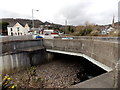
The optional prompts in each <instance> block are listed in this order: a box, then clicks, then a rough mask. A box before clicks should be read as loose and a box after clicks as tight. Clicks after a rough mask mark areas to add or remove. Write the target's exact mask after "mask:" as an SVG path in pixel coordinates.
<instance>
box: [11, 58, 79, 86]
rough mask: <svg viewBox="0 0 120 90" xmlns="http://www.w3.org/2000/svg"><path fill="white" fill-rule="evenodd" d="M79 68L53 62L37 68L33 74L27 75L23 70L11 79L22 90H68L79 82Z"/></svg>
mask: <svg viewBox="0 0 120 90" xmlns="http://www.w3.org/2000/svg"><path fill="white" fill-rule="evenodd" d="M80 68H81V66H80V65H79V64H78V63H73V62H68V61H63V60H54V61H52V62H49V63H46V64H43V65H40V66H37V67H36V68H35V74H31V75H29V74H28V70H25V71H21V72H19V73H17V74H15V75H12V76H11V78H12V80H13V82H14V83H15V84H17V86H19V87H22V88H30V87H32V88H68V87H70V86H71V85H73V84H75V83H79V82H80V80H79V79H78V78H77V73H78V72H80V70H81V69H80ZM33 71H34V70H33ZM33 71H32V72H33Z"/></svg>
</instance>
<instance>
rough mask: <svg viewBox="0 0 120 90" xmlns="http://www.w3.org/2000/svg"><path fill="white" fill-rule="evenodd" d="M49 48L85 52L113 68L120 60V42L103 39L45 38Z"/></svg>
mask: <svg viewBox="0 0 120 90" xmlns="http://www.w3.org/2000/svg"><path fill="white" fill-rule="evenodd" d="M44 45H45V47H46V48H47V49H53V50H60V51H67V52H76V53H82V54H85V55H87V56H89V57H91V58H93V59H95V60H97V61H99V62H101V63H103V64H105V65H107V66H109V67H111V68H113V69H114V68H115V65H116V63H117V61H118V42H108V41H103V40H92V39H91V40H88V39H86V40H85V39H84V40H74V39H73V40H61V39H53V40H50V39H49V40H48V39H46V40H44Z"/></svg>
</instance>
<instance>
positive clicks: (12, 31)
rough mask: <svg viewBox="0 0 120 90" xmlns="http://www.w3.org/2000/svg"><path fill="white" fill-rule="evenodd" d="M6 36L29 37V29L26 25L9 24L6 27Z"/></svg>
mask: <svg viewBox="0 0 120 90" xmlns="http://www.w3.org/2000/svg"><path fill="white" fill-rule="evenodd" d="M7 31H8V36H19V35H29V34H30V33H29V31H30V27H29V25H28V24H25V25H23V24H20V23H18V22H17V23H16V24H10V25H8V27H7Z"/></svg>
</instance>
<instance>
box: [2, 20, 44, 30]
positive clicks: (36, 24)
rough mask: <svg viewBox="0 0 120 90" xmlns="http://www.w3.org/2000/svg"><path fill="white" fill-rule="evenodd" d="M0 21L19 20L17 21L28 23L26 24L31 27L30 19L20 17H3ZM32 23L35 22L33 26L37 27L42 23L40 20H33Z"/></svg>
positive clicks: (12, 21)
mask: <svg viewBox="0 0 120 90" xmlns="http://www.w3.org/2000/svg"><path fill="white" fill-rule="evenodd" d="M0 21H2V22H8V23H9V24H15V23H16V22H19V23H22V24H26V23H28V25H29V26H30V27H31V26H32V20H30V19H20V18H17V19H13V18H3V19H0ZM34 24H35V27H36V28H37V27H39V26H40V25H43V24H44V23H43V22H42V21H40V20H34Z"/></svg>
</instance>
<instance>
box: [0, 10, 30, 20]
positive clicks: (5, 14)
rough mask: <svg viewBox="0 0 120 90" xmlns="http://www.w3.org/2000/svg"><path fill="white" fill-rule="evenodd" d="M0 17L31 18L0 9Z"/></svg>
mask: <svg viewBox="0 0 120 90" xmlns="http://www.w3.org/2000/svg"><path fill="white" fill-rule="evenodd" d="M0 18H31V16H29V15H24V14H20V13H15V12H11V11H8V10H3V9H0Z"/></svg>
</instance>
